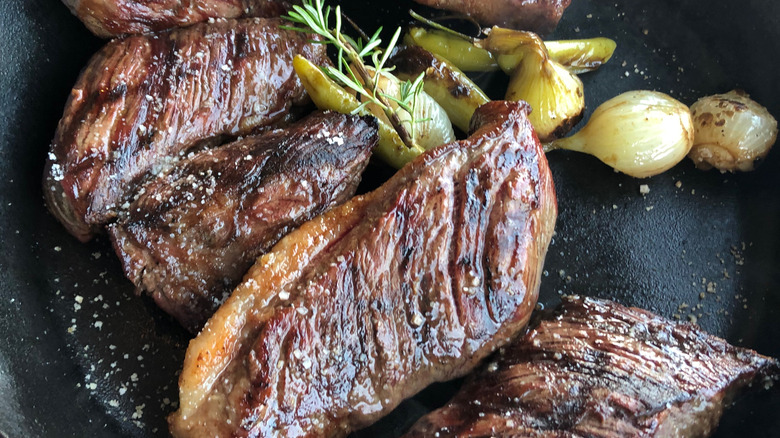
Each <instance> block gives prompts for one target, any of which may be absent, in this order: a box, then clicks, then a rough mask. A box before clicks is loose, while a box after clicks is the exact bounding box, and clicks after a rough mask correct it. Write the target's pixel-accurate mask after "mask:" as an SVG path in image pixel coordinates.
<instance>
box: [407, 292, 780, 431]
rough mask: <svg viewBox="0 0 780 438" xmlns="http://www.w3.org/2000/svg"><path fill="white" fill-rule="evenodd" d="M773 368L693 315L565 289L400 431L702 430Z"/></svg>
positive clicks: (774, 374) (779, 370) (777, 371)
mask: <svg viewBox="0 0 780 438" xmlns="http://www.w3.org/2000/svg"><path fill="white" fill-rule="evenodd" d="M778 377H780V367H779V366H778V362H777V361H776V360H773V359H770V358H767V357H764V356H761V355H759V354H757V353H756V352H754V351H750V350H746V349H743V348H738V347H734V346H732V345H729V344H728V343H726V341H724V340H723V339H719V338H716V337H714V336H710V335H708V334H706V333H704V332H703V331H702V330H701V329H699V328H698V327H697V326H695V325H692V324H687V323H685V324H684V323H675V322H672V321H669V320H667V319H664V318H661V317H659V316H657V315H654V314H652V313H650V312H647V311H644V310H639V309H635V308H627V307H624V306H621V305H619V304H616V303H614V302H610V301H606V300H599V299H593V298H580V297H566V298H564V300H563V305H562V307H561V308H560V309H559V313H558V315H557V316H556V317H554V318H550V319H546V320H543V321H542V322H541V323H540V324H539V325H538V326H537V327H536V328H534V329H533V330H530V331H529V332H528V333H527V334H526V335H525V336H524V337H523V338H521V339H520V340H518V341H516V342H514V343H513V344H512V345H510V346H508V347H506V348H505V349H503V351H501V353H499V354H498V355H497V357H496V358H495V361H492V362H490V363H488V364H487V365H486V366H485V367H484V368H483V369H482V371H480V372H479V373H478V374H477V375H475V376H474V377H472V378H471V380H470V381H469V382H467V383H466V384H465V385H464V387H463V388H462V389H461V390H460V392H459V393H458V394H457V395H456V396H455V398H454V399H453V400H452V401H451V402H450V403H449V404H447V405H446V406H445V407H443V408H441V409H439V410H436V411H434V412H432V413H430V414H428V415H426V416H425V417H423V418H422V419H420V421H418V422H417V424H416V425H415V426H414V427H413V428H412V430H411V431H410V432H409V433H408V434H407V435H405V436H406V437H407V438H412V437H431V436H438V437H509V436H511V437H604V438H606V437H679V438H682V437H704V436H707V435H709V434H710V433H711V432H712V431H713V430H714V429H715V427H716V426H717V424H718V420H719V418H720V415H721V413H722V412H723V409H724V407H725V406H726V404H727V403H728V401H729V399H730V398H731V397H732V396H733V395H734V394H735V393H736V392H737V391H739V390H740V389H742V388H744V387H745V386H748V385H751V384H756V383H757V384H761V385H765V384H767V383H771V380H776V379H777V378H778Z"/></svg>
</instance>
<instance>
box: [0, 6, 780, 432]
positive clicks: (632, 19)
mask: <svg viewBox="0 0 780 438" xmlns="http://www.w3.org/2000/svg"><path fill="white" fill-rule="evenodd" d="M351 3H352V5H347V6H346V11H347V12H348V13H350V15H351V16H353V18H356V19H358V21H359V22H360V23H361V24H362V25H363V26H364V27H365V28H368V29H370V30H372V29H373V28H375V26H377V25H378V24H384V25H385V26H386V27H392V26H393V25H394V24H395V23H398V22H401V21H405V20H406V18H405V15H404V11H405V10H406V9H408V7H410V6H413V5H412V4H411V3H407V2H400V3H396V4H393V2H388V4H371V5H370V6H369V5H367V4H366V3H365V2H357V1H355V2H351ZM415 8H416V9H417V10H423V8H421V7H415ZM0 20H2V24H1V25H0V29H2V34H3V43H2V45H1V46H0V53H2V57H1V58H0V59H2V65H0V80H1V81H2V88H0V89H1V90H2V95H1V97H0V99H2V105H0V112H1V113H2V116H1V117H0V132H1V133H2V138H0V170H1V171H2V172H1V173H0V174H1V175H2V176H1V177H0V202H1V204H0V243H1V244H0V248H2V252H1V255H0V284H2V288H1V289H0V318H1V319H0V394H2V396H0V431H1V432H2V433H0V436H2V435H3V434H5V435H7V436H9V437H37V436H41V437H43V436H57V437H64V436H74V437H82V436H107V437H112V436H133V437H146V436H158V435H159V436H165V435H167V428H166V423H165V416H166V415H167V414H168V413H169V412H171V411H172V410H173V409H174V406H175V403H176V400H177V385H176V379H177V372H178V370H179V367H180V364H181V361H182V358H183V357H184V350H185V348H186V345H187V342H188V336H187V334H186V333H185V332H184V331H183V330H182V329H181V328H179V327H178V326H177V325H176V324H175V323H174V322H173V321H172V320H171V319H170V318H168V317H167V316H166V315H165V314H163V313H162V312H161V311H159V310H158V309H157V308H156V307H155V306H154V305H153V304H152V303H151V302H149V301H148V300H144V299H138V298H136V297H135V296H134V295H133V288H132V286H131V284H130V282H129V281H127V280H125V279H124V278H123V276H122V273H121V270H120V265H119V263H118V261H117V260H116V258H115V257H114V255H113V251H112V250H111V248H110V245H109V244H108V242H107V240H106V239H105V238H101V239H98V240H97V241H94V242H91V243H89V244H86V245H82V244H80V243H78V242H77V241H76V240H75V239H73V238H72V237H70V236H69V235H68V234H67V233H66V232H65V230H64V229H63V228H62V227H61V226H60V225H59V224H58V223H57V222H56V221H55V220H54V219H53V217H52V216H51V215H49V214H48V213H47V211H46V209H45V207H44V205H43V200H42V197H41V187H40V179H41V172H42V168H43V162H44V158H45V154H46V152H47V148H48V144H49V141H50V139H51V138H52V137H53V135H54V130H55V128H56V124H57V120H58V119H59V117H60V115H61V112H62V108H63V106H64V103H65V100H66V98H67V95H68V92H69V90H70V87H71V86H72V84H73V83H74V82H75V79H76V76H77V74H78V72H79V70H80V69H81V68H82V67H83V66H84V65H85V63H86V61H87V60H88V59H89V57H90V56H91V55H92V53H94V52H95V50H96V49H97V48H98V47H99V46H100V45H101V41H99V40H98V39H96V38H94V37H92V36H91V35H90V34H89V33H88V32H87V31H86V30H85V29H84V28H83V26H82V25H81V23H80V22H79V21H78V20H77V19H76V18H74V17H72V16H71V15H70V13H69V12H68V10H67V9H66V8H65V6H64V5H63V4H62V3H61V2H60V1H59V0H3V1H2V2H0ZM380 22H381V23H380ZM599 35H603V36H607V37H610V38H613V39H615V40H616V41H617V42H618V49H617V51H616V53H615V56H614V58H613V59H612V61H610V63H609V64H608V65H606V66H604V67H603V68H602V69H601V70H600V71H598V72H596V73H591V74H587V75H584V76H583V77H582V79H583V81H584V82H585V91H586V97H587V103H588V110H589V112H590V111H592V110H593V109H594V108H595V107H596V106H597V105H598V104H599V103H600V102H602V101H604V100H606V99H608V98H610V97H613V96H615V95H617V94H618V93H620V92H622V91H626V90H631V89H639V88H642V89H656V90H659V91H664V92H667V93H671V94H672V95H673V96H675V97H677V98H679V99H680V100H682V101H683V102H685V103H687V104H690V103H692V102H693V101H694V100H695V99H696V98H697V97H698V96H701V95H706V94H712V93H716V92H725V91H728V90H730V89H732V88H736V87H739V88H743V89H745V90H746V91H748V92H749V93H750V94H751V95H752V96H753V97H754V98H755V99H756V100H757V101H759V102H761V103H763V104H764V105H766V106H767V107H769V109H770V111H771V112H772V113H774V114H775V116H780V85H778V81H777V67H778V64H777V61H776V59H777V58H778V56H780V3H778V2H776V1H775V0H743V1H739V2H737V1H731V0H720V1H718V0H707V1H705V0H643V1H639V0H631V1H624V0H609V1H607V0H574V5H573V6H572V7H571V8H570V9H569V10H568V11H567V12H566V15H565V16H564V19H563V21H562V23H561V25H560V27H559V29H558V30H557V31H556V33H555V34H554V35H553V37H557V38H578V37H591V36H599ZM479 79H480V81H482V84H483V85H485V86H486V88H488V89H495V87H497V85H495V84H493V83H498V84H500V83H502V82H504V81H505V79H502V78H501V77H500V76H498V75H492V76H491V75H483V76H481V77H480V78H479ZM493 97H496V98H497V97H499V96H498V95H494V96H493ZM586 117H587V115H586ZM549 158H550V163H551V167H552V169H553V172H554V175H555V182H556V186H557V192H558V197H559V198H558V199H559V206H560V216H559V219H558V226H557V235H556V236H555V239H554V243H553V245H552V246H551V248H550V252H549V255H548V257H547V262H546V267H545V269H546V270H545V277H544V280H543V284H542V291H541V302H542V303H544V305H546V306H548V307H549V306H552V305H554V304H555V302H556V301H557V300H558V296H559V295H560V294H562V293H580V294H586V295H594V296H601V297H607V298H613V299H616V300H617V301H619V302H621V303H624V304H628V305H636V306H640V307H644V308H647V309H650V310H653V311H656V312H658V313H660V314H662V315H665V316H667V317H675V315H678V316H679V317H680V318H681V319H687V318H689V315H694V316H695V317H696V319H697V320H698V323H699V324H700V325H701V326H702V327H703V328H704V329H706V330H707V331H709V332H711V333H714V334H716V335H719V336H724V337H726V338H727V339H728V340H729V341H731V342H732V343H735V344H737V345H742V346H746V347H750V348H754V349H756V350H758V351H759V352H761V353H764V354H768V355H772V356H776V357H777V356H780V341H779V340H778V339H780V323H778V319H779V318H780V292H779V291H778V286H780V269H779V268H780V151H774V152H773V153H771V154H770V156H769V158H768V160H767V161H766V162H765V163H763V165H762V166H761V167H760V168H759V169H758V170H757V171H755V172H753V173H748V174H742V175H731V174H720V173H718V172H715V171H711V172H701V171H698V170H696V169H694V167H693V166H692V165H691V163H689V162H687V160H686V162H683V163H682V164H680V165H678V166H677V167H675V168H674V169H672V170H671V171H669V172H666V173H665V174H663V175H660V176H657V177H654V178H650V179H647V180H637V179H633V178H630V177H627V176H625V175H622V174H617V173H615V172H613V171H612V170H611V169H610V168H608V167H606V166H605V165H602V164H601V163H600V162H599V161H597V160H596V159H594V158H590V157H587V156H583V155H578V154H575V153H567V152H555V153H552V154H550V157H549ZM387 174H388V172H387V171H386V169H383V168H381V167H377V166H372V167H371V168H369V170H368V171H367V174H366V177H365V179H366V185H365V186H366V187H370V186H372V185H376V184H377V183H378V182H379V181H380V180H381V179H382V178H383V177H386V175H387ZM678 181H679V182H680V183H681V187H679V188H678V187H677V186H676V184H675V183H677V182H678ZM640 184H648V185H649V187H650V193H649V194H648V195H646V196H642V195H640V193H639V185H640ZM708 284H711V286H710V288H711V289H712V288H714V293H709V292H707V291H706V290H707V285H708ZM702 293H703V295H701V294H702ZM702 297H703V298H702ZM684 305H688V306H689V307H687V308H684ZM681 306H683V307H681ZM456 389H457V383H454V384H453V383H449V384H439V385H435V386H434V387H432V388H430V389H429V390H427V391H425V392H424V393H422V394H421V395H419V396H418V397H416V398H415V399H413V400H410V401H408V402H406V403H404V404H403V405H401V407H399V408H398V410H397V411H396V412H395V413H393V414H392V415H391V416H390V417H388V418H387V419H385V420H383V421H381V422H380V423H378V424H377V425H375V426H373V427H372V428H370V429H369V430H367V431H362V432H360V433H357V434H356V435H358V436H366V437H368V436H371V437H380V436H381V437H391V436H396V435H397V434H399V433H400V432H401V431H403V430H404V429H405V428H406V427H407V426H408V425H409V424H411V423H412V422H413V421H414V420H415V419H416V418H417V417H418V416H420V415H421V414H423V413H424V412H426V411H427V410H429V409H431V408H435V407H436V406H438V405H441V404H442V403H443V402H444V401H445V400H446V399H447V398H448V397H449V396H450V395H451V394H452V393H453V392H454V391H455V390H456ZM778 412H780V391H777V390H775V391H774V392H769V393H762V394H758V395H752V396H749V397H746V398H744V399H743V400H740V403H738V404H737V405H736V406H735V407H733V408H732V409H731V410H730V411H729V412H727V414H726V415H725V417H724V418H723V420H722V422H721V426H720V429H719V431H718V433H717V435H716V436H718V437H730V436H736V435H741V436H751V437H758V436H780V432H779V431H780V416H778V415H777V413H778Z"/></svg>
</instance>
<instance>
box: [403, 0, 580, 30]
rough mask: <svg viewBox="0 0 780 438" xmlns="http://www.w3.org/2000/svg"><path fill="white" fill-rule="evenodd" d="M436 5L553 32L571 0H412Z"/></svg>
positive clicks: (483, 18)
mask: <svg viewBox="0 0 780 438" xmlns="http://www.w3.org/2000/svg"><path fill="white" fill-rule="evenodd" d="M415 1H416V2H417V3H420V4H423V5H426V6H430V7H433V8H438V9H446V10H448V11H454V12H458V13H461V14H466V15H469V16H471V17H473V18H474V19H475V20H477V21H479V22H480V23H481V24H484V25H488V26H501V27H507V28H510V29H519V30H530V31H532V32H536V33H541V34H546V33H550V32H552V31H553V30H554V29H555V27H556V26H557V25H558V22H559V21H561V16H562V15H563V12H564V11H565V10H566V8H568V7H569V5H570V4H571V0H415Z"/></svg>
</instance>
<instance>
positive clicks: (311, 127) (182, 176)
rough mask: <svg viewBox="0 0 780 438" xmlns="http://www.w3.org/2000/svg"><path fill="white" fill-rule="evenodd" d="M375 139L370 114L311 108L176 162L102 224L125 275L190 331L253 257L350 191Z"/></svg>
mask: <svg viewBox="0 0 780 438" xmlns="http://www.w3.org/2000/svg"><path fill="white" fill-rule="evenodd" d="M376 141H377V130H376V122H375V120H374V119H361V118H359V117H353V116H345V115H342V114H338V113H315V114H314V115H312V116H309V117H307V118H306V119H305V120H303V121H301V122H298V123H297V124H295V125H293V126H291V127H290V128H289V129H284V130H276V131H271V132H269V133H266V134H264V135H260V136H255V137H247V138H245V139H243V140H240V141H237V142H234V143H231V144H228V145H225V146H222V147H219V148H216V149H211V150H208V151H205V152H201V153H199V154H196V155H194V156H192V157H191V158H187V159H185V160H183V161H181V162H179V163H178V164H177V165H176V166H175V167H174V168H173V169H171V170H170V171H169V172H167V173H165V174H163V175H161V176H159V177H158V178H156V179H154V180H152V181H151V182H149V183H148V184H146V185H144V186H142V187H141V189H140V191H139V193H140V194H139V196H138V198H137V199H136V200H135V201H134V202H133V203H131V204H130V206H129V208H128V210H127V212H126V213H120V218H121V219H120V221H119V222H118V223H115V224H112V225H111V226H109V234H110V235H111V238H112V240H113V242H114V248H115V249H116V252H117V254H118V255H119V258H120V259H121V260H122V264H123V266H124V270H125V274H126V275H127V277H128V278H129V279H130V280H131V281H133V283H135V285H136V286H137V288H138V291H139V292H141V291H144V290H145V291H147V292H149V293H150V294H151V295H152V297H154V300H155V301H156V302H157V304H159V305H160V307H162V308H163V309H164V310H165V311H167V312H168V313H170V314H171V315H173V316H175V317H176V319H178V320H179V322H181V323H182V325H184V326H185V327H187V328H188V329H189V330H191V331H193V332H197V331H198V330H199V329H200V328H201V327H202V326H203V323H205V322H206V320H207V319H208V318H209V317H210V316H211V315H212V314H213V313H214V311H215V310H216V309H217V307H219V305H220V304H221V303H222V302H223V301H224V300H225V298H227V296H228V295H229V293H230V292H231V291H232V290H233V289H234V288H235V287H236V285H238V283H239V281H241V277H243V275H244V274H245V273H246V272H247V270H249V267H250V266H252V264H253V263H254V262H255V259H256V258H257V256H259V255H260V254H262V253H264V252H266V251H267V250H269V249H270V248H271V247H272V246H273V245H274V244H275V243H276V242H277V241H279V239H281V238H282V236H284V235H285V234H287V233H288V232H290V230H292V229H293V228H295V227H297V226H299V225H300V224H302V223H303V222H305V221H307V220H309V219H311V218H312V217H314V216H316V215H318V214H320V213H322V212H324V211H326V210H329V209H330V208H332V207H334V206H335V205H338V204H341V203H343V202H345V201H347V200H348V199H349V198H351V197H352V195H353V194H354V193H355V189H356V188H357V185H358V183H359V182H360V174H361V172H362V171H363V169H364V168H365V167H366V164H367V163H368V158H369V157H370V155H371V149H372V148H373V147H374V146H375V145H376Z"/></svg>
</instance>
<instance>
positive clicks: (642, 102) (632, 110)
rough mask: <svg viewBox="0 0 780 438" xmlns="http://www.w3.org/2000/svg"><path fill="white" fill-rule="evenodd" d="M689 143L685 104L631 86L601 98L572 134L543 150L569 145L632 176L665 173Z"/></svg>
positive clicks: (689, 120) (690, 130) (690, 125)
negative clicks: (628, 89) (630, 89)
mask: <svg viewBox="0 0 780 438" xmlns="http://www.w3.org/2000/svg"><path fill="white" fill-rule="evenodd" d="M692 145H693V119H692V117H691V113H690V111H689V109H688V107H687V106H685V105H684V104H682V103H681V102H679V101H677V100H675V99H673V98H672V97H670V96H667V95H666V94H663V93H659V92H656V91H644V90H639V91H629V92H626V93H623V94H621V95H619V96H617V97H613V98H612V99H609V100H608V101H606V102H604V103H602V104H601V105H600V106H599V107H598V108H596V110H595V111H594V112H593V115H592V116H591V118H590V120H589V121H588V123H587V124H585V126H584V127H583V128H582V129H581V130H580V131H579V132H577V133H576V134H574V135H572V136H570V137H565V138H561V139H557V140H555V141H553V142H552V143H551V144H549V145H547V146H546V147H545V150H552V149H568V150H572V151H577V152H584V153H586V154H590V155H593V156H595V157H596V158H598V159H600V160H601V161H603V162H604V163H606V164H608V165H609V166H611V167H612V168H614V169H615V170H618V171H620V172H623V173H625V174H627V175H630V176H633V177H635V178H647V177H650V176H654V175H658V174H660V173H662V172H665V171H667V170H669V169H670V168H672V167H673V166H675V165H676V164H677V163H679V162H680V161H681V160H682V159H683V158H685V156H686V155H687V154H688V152H689V151H690V149H691V146H692Z"/></svg>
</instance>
